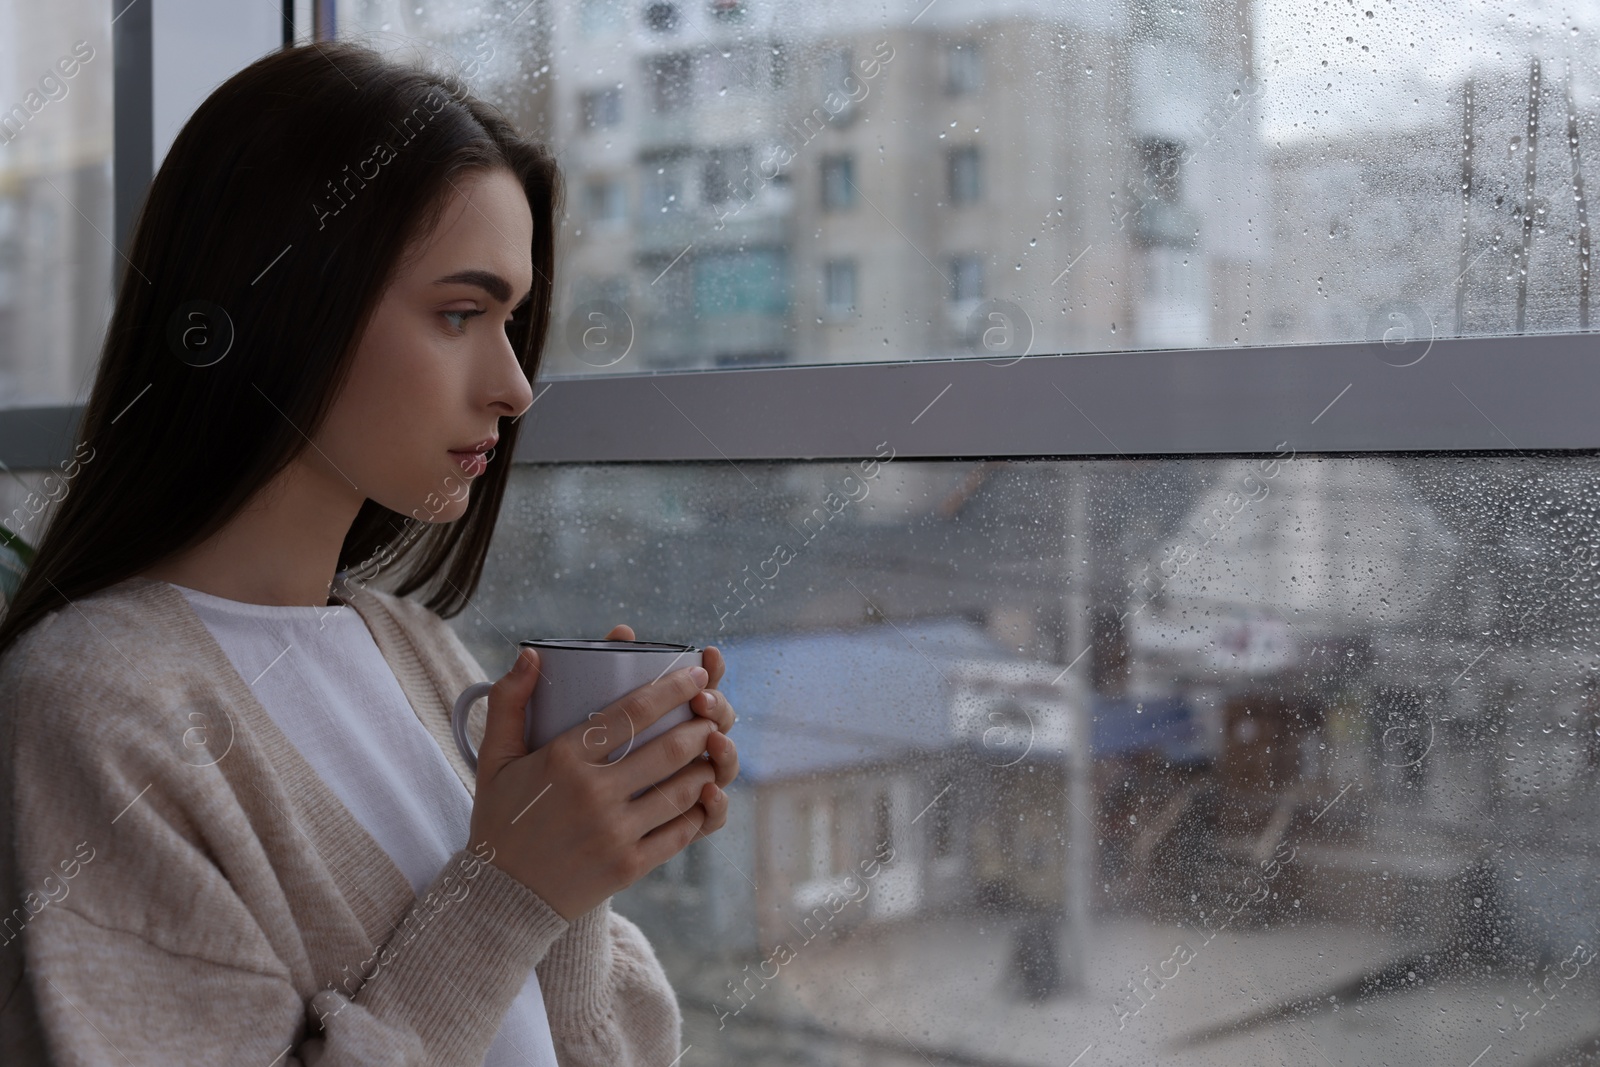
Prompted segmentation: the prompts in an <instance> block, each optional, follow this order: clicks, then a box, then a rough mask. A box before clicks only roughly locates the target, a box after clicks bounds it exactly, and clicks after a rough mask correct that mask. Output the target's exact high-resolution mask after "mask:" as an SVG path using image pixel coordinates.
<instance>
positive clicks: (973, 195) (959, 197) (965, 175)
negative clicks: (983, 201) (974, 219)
mask: <svg viewBox="0 0 1600 1067" xmlns="http://www.w3.org/2000/svg"><path fill="white" fill-rule="evenodd" d="M947 166H948V175H949V179H950V202H951V203H952V204H971V203H974V202H975V201H976V200H977V199H978V197H979V196H980V195H981V194H982V192H983V188H982V184H981V183H982V179H981V176H980V174H979V157H978V149H977V146H975V145H967V146H965V147H963V148H952V149H950V156H949V160H948V164H947Z"/></svg>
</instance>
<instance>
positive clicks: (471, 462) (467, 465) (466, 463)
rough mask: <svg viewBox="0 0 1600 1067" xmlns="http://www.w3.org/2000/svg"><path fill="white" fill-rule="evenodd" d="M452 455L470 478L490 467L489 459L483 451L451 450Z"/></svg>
mask: <svg viewBox="0 0 1600 1067" xmlns="http://www.w3.org/2000/svg"><path fill="white" fill-rule="evenodd" d="M450 455H451V456H453V457H454V458H455V461H456V465H457V466H458V467H460V468H461V470H462V472H463V473H465V474H466V475H467V477H469V478H476V477H477V476H478V475H480V474H482V473H483V472H484V471H485V470H487V469H488V468H489V461H488V460H487V459H486V458H484V454H483V453H482V452H451V453H450Z"/></svg>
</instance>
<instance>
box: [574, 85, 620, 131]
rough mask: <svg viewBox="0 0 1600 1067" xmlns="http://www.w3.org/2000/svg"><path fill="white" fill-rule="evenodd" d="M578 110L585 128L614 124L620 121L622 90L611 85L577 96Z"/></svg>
mask: <svg viewBox="0 0 1600 1067" xmlns="http://www.w3.org/2000/svg"><path fill="white" fill-rule="evenodd" d="M579 110H580V111H581V112H582V113H583V128H584V129H586V130H599V129H605V128H607V127H610V126H616V125H618V124H620V123H621V122H622V90H621V89H619V88H617V87H615V86H613V87H611V88H610V89H594V90H591V91H590V92H586V93H584V94H583V95H582V96H581V97H580V98H579Z"/></svg>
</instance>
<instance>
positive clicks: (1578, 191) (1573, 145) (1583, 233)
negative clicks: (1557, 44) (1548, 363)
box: [1565, 64, 1589, 330]
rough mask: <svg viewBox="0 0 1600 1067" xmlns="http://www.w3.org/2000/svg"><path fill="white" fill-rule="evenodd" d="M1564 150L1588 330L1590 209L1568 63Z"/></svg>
mask: <svg viewBox="0 0 1600 1067" xmlns="http://www.w3.org/2000/svg"><path fill="white" fill-rule="evenodd" d="M1565 82H1566V91H1567V151H1568V152H1569V153H1570V154H1571V155H1572V202H1573V204H1574V205H1575V206H1576V208H1577V211H1578V329H1580V330H1587V329H1588V328H1589V207H1588V204H1587V203H1586V202H1585V201H1584V197H1583V153H1582V152H1580V151H1579V146H1578V109H1577V108H1576V107H1575V106H1574V105H1573V103H1572V67H1571V64H1568V67H1567V76H1566V79H1565Z"/></svg>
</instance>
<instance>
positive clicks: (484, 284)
mask: <svg viewBox="0 0 1600 1067" xmlns="http://www.w3.org/2000/svg"><path fill="white" fill-rule="evenodd" d="M434 284H435V285H457V284H459V285H476V286H477V287H478V288H479V289H482V290H483V291H484V292H486V293H488V294H489V295H490V296H492V297H494V298H495V299H496V300H499V301H501V302H504V301H506V300H509V299H510V298H511V283H510V282H508V281H506V280H505V279H504V278H502V277H500V275H498V274H496V273H495V272H494V271H490V270H476V269H473V270H458V271H456V272H455V273H454V274H447V275H445V276H444V277H443V278H439V279H437V280H436V281H435V282H434ZM532 295H533V290H532V289H531V288H530V289H529V290H528V291H527V292H526V293H523V294H522V299H521V300H519V301H517V304H518V306H521V305H522V304H523V303H525V302H526V301H527V299H528V297H530V296H532Z"/></svg>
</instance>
